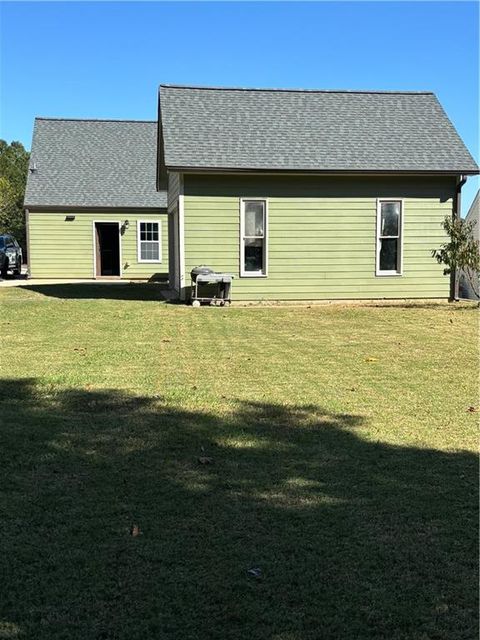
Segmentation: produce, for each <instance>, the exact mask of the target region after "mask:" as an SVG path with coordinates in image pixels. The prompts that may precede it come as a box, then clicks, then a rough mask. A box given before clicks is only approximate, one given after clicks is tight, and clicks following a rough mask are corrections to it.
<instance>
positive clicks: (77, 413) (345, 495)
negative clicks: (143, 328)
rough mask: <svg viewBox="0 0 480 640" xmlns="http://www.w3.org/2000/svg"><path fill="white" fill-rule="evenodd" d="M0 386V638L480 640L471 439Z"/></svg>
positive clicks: (301, 412)
mask: <svg viewBox="0 0 480 640" xmlns="http://www.w3.org/2000/svg"><path fill="white" fill-rule="evenodd" d="M0 400H1V403H0V409H1V412H2V413H1V415H2V426H1V430H0V439H1V449H0V451H1V455H2V458H3V459H2V464H1V474H2V481H1V486H2V513H3V517H2V519H3V523H2V535H1V556H0V557H1V560H0V562H1V564H2V565H3V566H2V568H1V575H2V581H1V589H2V591H3V594H2V595H1V598H0V637H3V638H16V637H19V638H20V637H21V638H32V639H33V638H35V639H36V640H43V639H47V638H48V639H49V640H55V639H57V638H69V640H76V639H82V640H83V639H85V638H88V639H90V638H92V639H93V638H98V639H107V638H108V639H121V640H123V639H125V640H126V639H127V638H128V639H137V638H138V639H140V638H142V639H143V638H162V639H163V638H169V639H170V638H175V639H179V640H180V639H181V640H187V639H196V638H209V639H219V640H220V639H222V640H224V639H227V640H230V639H232V640H233V639H235V640H236V639H240V638H241V639H242V640H243V639H244V638H253V639H258V640H260V639H262V640H263V639H271V640H300V639H301V640H305V639H312V640H313V639H317V638H328V639H330V638H332V639H352V640H353V639H362V638H369V639H370V638H375V639H377V638H378V639H380V638H388V639H394V640H395V639H400V638H402V639H407V638H408V639H411V638H418V639H422V640H424V639H427V638H437V639H438V638H445V639H447V638H449V639H451V638H465V639H466V638H472V637H474V634H475V630H476V595H475V594H476V531H475V527H474V525H473V523H474V521H475V520H474V517H475V511H476V504H477V502H476V492H477V482H476V480H477V465H476V458H475V456H473V455H472V454H470V453H467V452H458V453H445V452H439V451H433V450H422V449H415V448H407V447H393V446H389V445H386V444H382V443H375V442H369V441H367V440H365V439H362V437H360V436H359V435H357V433H356V429H357V428H358V427H359V426H360V425H361V424H362V423H363V419H362V418H361V417H360V416H354V415H344V414H339V415H334V414H331V413H328V412H325V411H324V410H323V409H322V408H321V407H317V406H300V407H291V406H290V407H288V406H280V405H269V404H262V403H238V407H237V411H236V412H235V414H234V415H228V416H222V415H218V414H214V413H204V412H190V411H184V410H182V409H181V408H179V407H176V406H170V405H168V404H166V403H165V402H164V400H163V399H162V398H161V397H136V396H131V395H128V394H126V393H125V394H123V393H119V392H117V391H104V392H95V391H88V390H85V391H77V390H67V391H60V392H59V391H56V390H55V389H51V390H50V389H48V388H45V387H41V386H40V385H38V384H36V382H35V381H34V380H4V381H2V382H1V384H0ZM199 456H200V457H208V458H212V462H211V464H205V465H204V464H200V463H199V461H198V458H199ZM134 524H135V525H138V526H139V527H140V535H138V536H132V535H131V533H130V527H131V526H132V525H134ZM252 567H259V568H260V569H261V571H262V576H261V577H260V579H256V578H253V577H250V576H249V575H248V573H247V571H248V569H250V568H252ZM2 625H3V626H2ZM2 634H3V635H2Z"/></svg>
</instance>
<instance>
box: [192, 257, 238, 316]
mask: <svg viewBox="0 0 480 640" xmlns="http://www.w3.org/2000/svg"><path fill="white" fill-rule="evenodd" d="M190 277H191V279H192V294H191V302H192V306H193V307H199V306H200V305H201V303H202V302H208V303H209V304H212V305H216V304H218V305H220V306H228V305H229V304H230V302H231V301H232V300H231V297H230V293H231V290H232V280H233V275H232V274H231V273H218V272H217V271H214V270H213V269H210V267H205V266H203V265H202V266H200V267H195V268H194V269H192V270H191V272H190ZM202 290H203V295H200V293H202Z"/></svg>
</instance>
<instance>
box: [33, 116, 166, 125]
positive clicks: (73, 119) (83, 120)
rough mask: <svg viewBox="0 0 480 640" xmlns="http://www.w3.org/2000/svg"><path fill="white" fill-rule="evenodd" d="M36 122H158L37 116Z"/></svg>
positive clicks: (150, 121) (154, 121)
mask: <svg viewBox="0 0 480 640" xmlns="http://www.w3.org/2000/svg"><path fill="white" fill-rule="evenodd" d="M35 120H53V121H57V122H138V123H149V124H156V123H157V120H133V119H122V118H120V119H118V118H56V117H49V116H35Z"/></svg>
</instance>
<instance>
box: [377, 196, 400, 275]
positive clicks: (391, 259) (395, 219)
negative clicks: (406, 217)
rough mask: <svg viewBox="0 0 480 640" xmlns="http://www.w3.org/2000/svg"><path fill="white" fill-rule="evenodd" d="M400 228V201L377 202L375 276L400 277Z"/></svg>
mask: <svg viewBox="0 0 480 640" xmlns="http://www.w3.org/2000/svg"><path fill="white" fill-rule="evenodd" d="M402 227H403V203H402V201H401V200H379V201H378V204H377V268H376V273H377V275H385V276H387V275H401V273H402Z"/></svg>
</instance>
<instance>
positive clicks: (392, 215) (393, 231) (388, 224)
mask: <svg viewBox="0 0 480 640" xmlns="http://www.w3.org/2000/svg"><path fill="white" fill-rule="evenodd" d="M381 207H382V210H381V218H382V222H381V230H380V235H382V236H398V225H399V220H400V202H382V203H381Z"/></svg>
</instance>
